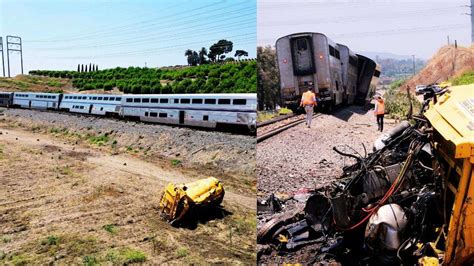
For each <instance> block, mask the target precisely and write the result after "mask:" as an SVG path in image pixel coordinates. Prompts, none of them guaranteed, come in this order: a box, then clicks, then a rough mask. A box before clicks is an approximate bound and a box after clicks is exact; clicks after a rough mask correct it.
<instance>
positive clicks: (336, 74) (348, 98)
mask: <svg viewBox="0 0 474 266" xmlns="http://www.w3.org/2000/svg"><path fill="white" fill-rule="evenodd" d="M275 47H276V52H277V60H278V68H279V71H280V92H281V98H282V102H283V104H284V105H286V106H288V107H289V108H291V109H293V110H296V109H297V107H298V105H299V101H300V99H301V95H302V94H303V92H305V91H306V90H307V89H308V87H311V88H313V89H314V92H315V93H316V95H317V97H318V98H319V99H320V100H321V102H322V105H323V106H325V107H333V106H337V105H341V104H365V103H367V102H369V101H370V98H371V97H372V96H373V94H374V93H375V86H376V85H377V82H378V76H379V75H380V65H378V64H376V63H375V62H374V61H373V60H371V59H369V58H367V57H365V56H362V55H358V54H355V53H354V52H353V51H351V50H350V49H349V48H348V47H347V46H345V45H342V44H338V43H335V42H333V41H332V40H331V39H329V38H328V37H326V36H325V35H324V34H321V33H315V32H304V33H295V34H290V35H287V36H284V37H281V38H279V39H278V40H277V41H276V45H275ZM371 84H372V86H371Z"/></svg>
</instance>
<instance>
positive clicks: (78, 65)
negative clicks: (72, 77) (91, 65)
mask: <svg viewBox="0 0 474 266" xmlns="http://www.w3.org/2000/svg"><path fill="white" fill-rule="evenodd" d="M77 72H81V66H80V64H77Z"/></svg>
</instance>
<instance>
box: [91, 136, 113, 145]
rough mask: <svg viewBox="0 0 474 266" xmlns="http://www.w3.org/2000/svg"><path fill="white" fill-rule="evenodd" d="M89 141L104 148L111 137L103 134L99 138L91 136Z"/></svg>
mask: <svg viewBox="0 0 474 266" xmlns="http://www.w3.org/2000/svg"><path fill="white" fill-rule="evenodd" d="M87 140H88V141H89V142H90V143H91V144H95V145H97V146H104V145H105V144H106V143H108V142H109V141H110V137H109V136H107V135H105V134H101V135H99V136H90V137H89V138H88V139H87Z"/></svg>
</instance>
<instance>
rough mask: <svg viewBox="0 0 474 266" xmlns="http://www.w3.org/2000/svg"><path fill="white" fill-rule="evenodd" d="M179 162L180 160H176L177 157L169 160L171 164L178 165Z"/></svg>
mask: <svg viewBox="0 0 474 266" xmlns="http://www.w3.org/2000/svg"><path fill="white" fill-rule="evenodd" d="M180 164H181V161H180V160H178V159H173V160H171V165H172V166H178V165H180Z"/></svg>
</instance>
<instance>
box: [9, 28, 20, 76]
mask: <svg viewBox="0 0 474 266" xmlns="http://www.w3.org/2000/svg"><path fill="white" fill-rule="evenodd" d="M11 47H12V48H11ZM10 51H13V52H20V60H21V74H22V75H23V46H22V44H21V38H20V37H18V36H10V35H7V65H8V77H9V78H10Z"/></svg>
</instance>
